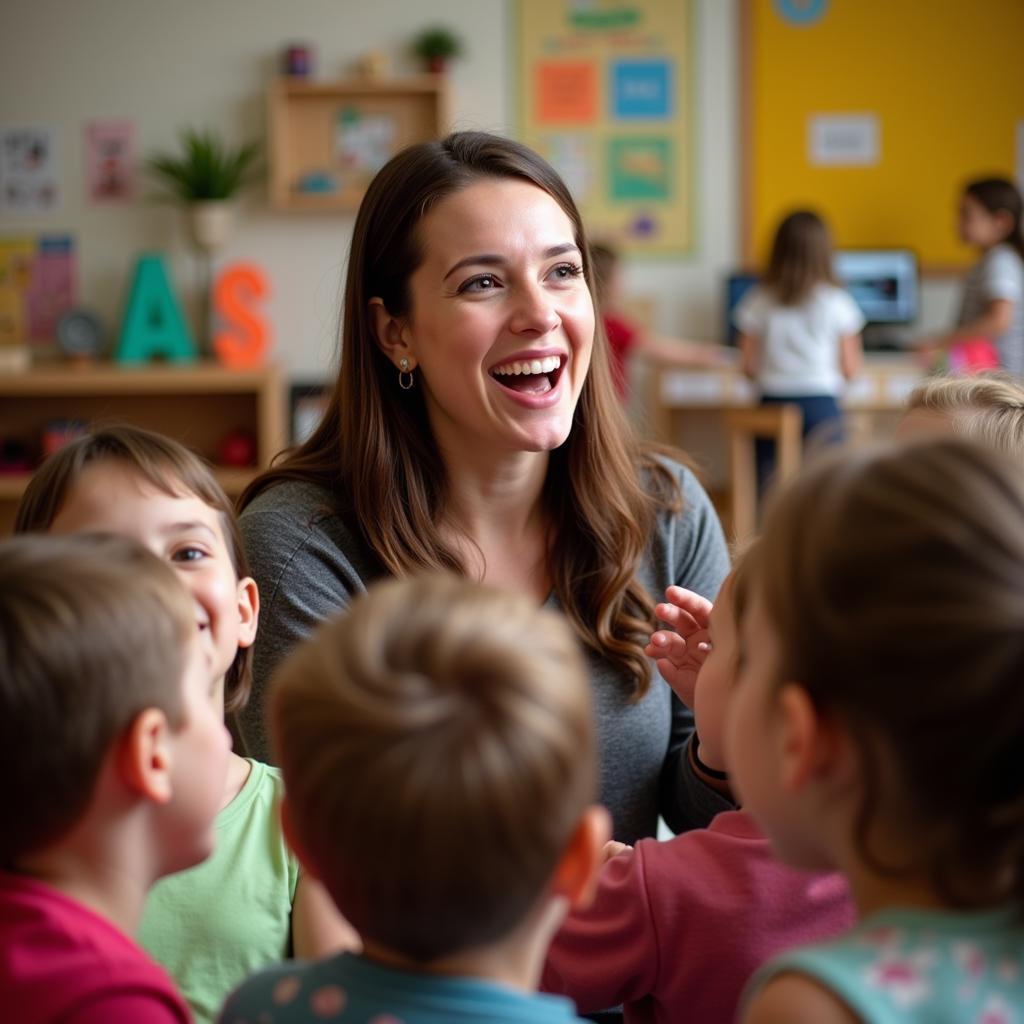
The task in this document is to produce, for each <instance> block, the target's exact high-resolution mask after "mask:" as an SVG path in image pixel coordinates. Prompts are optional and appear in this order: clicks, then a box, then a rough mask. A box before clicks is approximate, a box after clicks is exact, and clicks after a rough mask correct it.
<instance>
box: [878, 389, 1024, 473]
mask: <svg viewBox="0 0 1024 1024" xmlns="http://www.w3.org/2000/svg"><path fill="white" fill-rule="evenodd" d="M936 434H943V435H949V434H954V435H956V436H958V437H965V438H969V439H970V440H974V441H979V442H980V443H982V444H985V445H988V446H989V447H992V448H998V449H1001V450H1002V451H1005V452H1007V453H1008V454H1010V455H1012V456H1014V457H1015V458H1016V459H1018V461H1020V462H1021V465H1022V468H1024V385H1022V384H1021V382H1020V379H1019V378H1017V377H1014V376H1012V375H1011V374H1008V373H980V374H977V375H975V376H971V377H930V378H928V379H927V380H925V381H922V383H920V384H919V385H918V386H917V387H916V388H914V390H913V391H912V392H911V393H910V397H909V398H908V399H907V409H906V412H905V413H904V415H903V419H902V420H901V421H900V425H899V426H898V427H897V428H896V436H897V437H916V436H922V435H936Z"/></svg>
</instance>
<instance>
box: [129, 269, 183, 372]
mask: <svg viewBox="0 0 1024 1024" xmlns="http://www.w3.org/2000/svg"><path fill="white" fill-rule="evenodd" d="M154 356H162V357H163V358H164V359H167V360H170V361H171V362H175V363H187V362H190V361H191V360H193V359H195V358H196V346H195V343H194V342H193V341H192V335H191V333H190V332H189V329H188V325H187V324H186V323H185V318H184V317H183V316H182V314H181V306H180V305H179V304H178V300H177V298H176V297H175V295H174V291H173V290H172V288H171V282H170V281H169V280H168V279H167V271H166V270H165V269H164V261H163V257H162V256H161V255H160V254H159V253H144V254H143V255H142V256H140V257H139V261H138V263H136V264H135V279H134V280H133V281H132V290H131V293H130V295H129V296H128V309H127V310H126V312H125V315H124V323H123V324H122V325H121V340H120V341H119V342H118V346H117V358H118V360H119V361H120V362H122V363H144V362H146V361H147V360H149V359H152V358H153V357H154Z"/></svg>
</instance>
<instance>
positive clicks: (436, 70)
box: [427, 57, 448, 75]
mask: <svg viewBox="0 0 1024 1024" xmlns="http://www.w3.org/2000/svg"><path fill="white" fill-rule="evenodd" d="M447 66H448V58H447V57H430V58H428V59H427V70H428V71H430V72H431V73H432V74H435V75H442V74H444V69H445V68H446V67H447Z"/></svg>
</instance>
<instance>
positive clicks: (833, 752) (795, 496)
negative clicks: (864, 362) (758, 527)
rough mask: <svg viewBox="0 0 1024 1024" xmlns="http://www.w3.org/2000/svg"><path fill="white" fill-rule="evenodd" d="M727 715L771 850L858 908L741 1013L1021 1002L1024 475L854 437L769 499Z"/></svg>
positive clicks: (790, 961) (1009, 1013)
mask: <svg viewBox="0 0 1024 1024" xmlns="http://www.w3.org/2000/svg"><path fill="white" fill-rule="evenodd" d="M749 571H750V574H751V576H750V581H751V582H750V600H749V602H748V604H747V607H746V609H745V612H744V615H743V620H742V624H741V631H740V651H741V654H742V655H743V656H744V660H743V663H742V666H741V668H740V672H739V678H738V680H737V683H736V695H735V697H734V699H733V701H732V702H731V703H730V705H729V708H728V710H727V714H726V725H725V741H726V754H727V757H728V761H729V766H730V773H731V774H730V777H731V779H732V782H733V785H734V786H735V788H736V790H737V792H738V793H739V795H740V797H741V799H742V800H743V805H744V807H746V808H747V809H748V810H749V811H750V813H751V814H752V815H753V816H754V817H755V818H756V819H757V821H758V823H759V824H760V825H761V826H762V827H763V828H764V830H765V832H766V833H767V834H768V836H769V837H770V839H771V841H772V847H773V849H774V850H775V851H776V853H777V854H778V855H779V856H780V857H781V858H782V859H783V860H785V861H786V862H787V863H790V864H793V865H794V866H799V867H805V868H821V867H838V868H840V869H841V870H842V871H843V872H844V873H845V874H846V876H847V878H848V879H849V882H850V886H851V891H852V894H853V898H854V902H855V903H856V906H857V910H858V914H859V915H860V917H861V921H860V923H859V924H858V925H857V927H856V928H854V930H853V931H852V932H850V933H849V934H848V935H846V936H843V937H842V938H840V939H838V940H835V941H833V942H831V943H828V944H825V945H821V946H812V947H808V948H806V949H804V950H800V951H797V952H793V953H789V954H784V955H783V956H781V957H779V958H778V959H777V960H776V961H774V962H773V963H772V964H770V965H769V966H768V967H766V968H765V969H764V970H763V971H762V972H761V973H760V974H759V975H758V976H757V977H756V978H755V980H754V982H753V983H752V987H751V990H750V994H749V999H748V1002H747V1006H746V1011H745V1015H744V1017H743V1020H744V1022H745V1024H764V1022H775V1021H786V1022H788V1024H803V1022H810V1021H813V1022H814V1024H832V1022H850V1021H854V1020H856V1021H865V1022H869V1024H874V1022H890V1021H922V1022H924V1021H928V1022H933V1021H940V1020H941V1021H947V1022H950V1024H954V1022H959V1021H963V1022H967V1021H970V1022H978V1021H985V1022H988V1024H992V1022H1005V1021H1009V1020H1011V1019H1016V1014H1017V1013H1018V1011H1019V1009H1020V1007H1021V1006H1022V1005H1024V923H1022V921H1024V918H1022V916H1021V910H1022V909H1024V859H1022V850H1024V776H1022V771H1021V765H1022V761H1021V751H1022V749H1024V687H1022V686H1021V681H1022V680H1024V639H1022V638H1024V479H1022V476H1021V472H1020V464H1019V462H1017V461H1015V460H1012V459H1010V458H1009V457H1008V456H1006V455H1005V454H1003V453H1001V452H996V451H992V450H990V449H986V448H982V447H977V446H975V445H973V444H971V443H968V442H966V441H962V440H959V439H955V438H940V439H932V440H928V441H923V442H921V441H919V442H917V443H907V444H905V445H902V446H900V447H898V448H897V449H895V450H891V449H890V450H888V451H885V452H882V453H875V454H871V453H866V454H865V453H855V454H850V453H847V454H846V456H845V458H844V459H842V460H834V461H833V460H827V461H825V462H824V463H823V464H821V465H818V466H816V467H815V468H814V469H812V470H811V471H810V472H809V473H808V474H807V475H806V476H804V477H803V478H801V479H799V480H798V481H797V483H796V484H795V485H794V486H793V487H792V489H791V490H789V491H788V492H786V493H785V495H784V496H783V497H782V499H781V501H780V502H779V503H778V504H777V505H776V507H775V508H774V509H773V510H772V511H771V512H770V513H769V516H768V518H767V521H766V524H765V529H764V535H763V538H762V542H761V543H760V544H759V545H758V546H757V548H756V550H755V551H754V552H753V556H752V560H751V563H750V566H749Z"/></svg>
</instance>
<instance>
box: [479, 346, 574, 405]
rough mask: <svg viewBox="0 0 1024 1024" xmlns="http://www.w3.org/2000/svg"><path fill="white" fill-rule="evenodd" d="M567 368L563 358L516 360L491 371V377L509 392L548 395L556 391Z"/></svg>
mask: <svg viewBox="0 0 1024 1024" xmlns="http://www.w3.org/2000/svg"><path fill="white" fill-rule="evenodd" d="M564 368H565V361H564V359H563V357H562V356H545V357H544V358H543V359H516V360H513V361H511V362H508V363H502V364H501V365H500V366H496V367H495V368H494V369H493V370H491V376H492V377H493V378H494V379H495V380H496V381H497V382H498V383H499V384H500V385H501V386H502V387H503V388H508V390H509V391H515V392H517V393H518V394H520V395H546V394H547V393H548V392H549V391H552V390H554V388H555V386H556V385H557V384H558V379H559V377H561V375H562V370H563V369H564Z"/></svg>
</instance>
